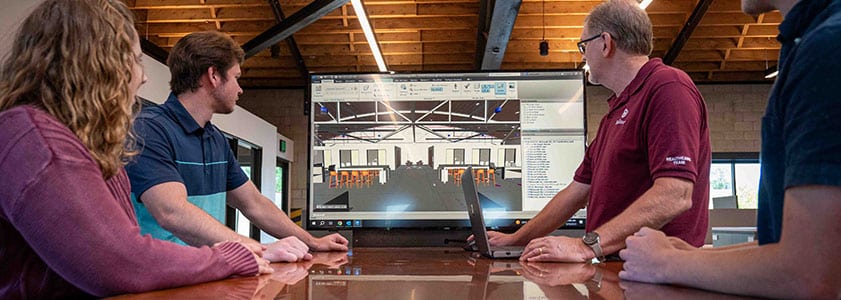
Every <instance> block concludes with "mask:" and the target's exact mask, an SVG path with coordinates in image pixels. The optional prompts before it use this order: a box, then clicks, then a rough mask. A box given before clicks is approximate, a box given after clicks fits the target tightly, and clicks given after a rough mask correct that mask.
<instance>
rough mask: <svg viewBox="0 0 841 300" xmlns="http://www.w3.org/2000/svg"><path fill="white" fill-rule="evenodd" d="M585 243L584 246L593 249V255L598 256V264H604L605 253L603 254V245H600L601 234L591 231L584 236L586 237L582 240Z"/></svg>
mask: <svg viewBox="0 0 841 300" xmlns="http://www.w3.org/2000/svg"><path fill="white" fill-rule="evenodd" d="M581 240H582V241H583V242H584V245H587V247H590V249H593V253H595V254H596V258H595V259H596V260H597V261H596V263H600V262H604V253H603V252H602V245H601V244H600V243H599V234H598V233H596V232H595V231H590V232H588V233H586V234H584V237H583V238H581Z"/></svg>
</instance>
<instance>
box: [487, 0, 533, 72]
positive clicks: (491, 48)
mask: <svg viewBox="0 0 841 300" xmlns="http://www.w3.org/2000/svg"><path fill="white" fill-rule="evenodd" d="M522 2H523V1H522V0H509V1H495V3H494V8H493V16H492V17H491V24H490V30H489V31H488V42H487V43H486V44H485V50H484V51H483V54H482V56H483V57H482V68H481V69H482V70H499V67H500V66H502V58H503V57H504V56H505V48H506V47H508V40H509V39H510V38H511V30H512V29H514V21H516V20H517V14H518V13H519V12H520V4H521V3H522Z"/></svg>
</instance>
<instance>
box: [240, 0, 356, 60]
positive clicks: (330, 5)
mask: <svg viewBox="0 0 841 300" xmlns="http://www.w3.org/2000/svg"><path fill="white" fill-rule="evenodd" d="M348 1H349V0H315V1H313V2H312V3H310V4H309V5H307V6H305V7H304V8H301V9H300V10H298V11H296V12H295V13H294V14H292V15H291V16H289V18H286V19H283V21H281V22H280V23H279V24H277V25H275V26H272V27H271V28H269V29H267V30H266V31H264V32H263V33H260V34H259V35H257V36H256V37H255V38H253V39H251V40H250V41H248V42H246V43H245V44H244V45H242V49H243V50H245V57H252V56H254V55H256V54H257V53H260V51H263V50H264V49H266V48H268V47H271V45H273V44H277V43H278V42H280V41H281V40H283V39H285V38H287V37H289V36H291V35H292V34H293V33H295V32H297V31H298V30H301V28H304V27H306V26H307V25H310V24H312V23H313V22H315V21H318V19H320V18H321V17H323V16H325V15H327V14H328V13H330V12H331V11H333V10H335V9H337V8H339V7H342V5H345V3H347V2H348Z"/></svg>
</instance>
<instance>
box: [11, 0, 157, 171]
mask: <svg viewBox="0 0 841 300" xmlns="http://www.w3.org/2000/svg"><path fill="white" fill-rule="evenodd" d="M136 39H137V32H136V31H135V29H134V17H133V16H132V13H131V12H130V11H129V9H128V8H127V7H126V6H125V4H123V3H122V2H120V1H116V0H113V1H111V0H47V1H45V2H44V3H42V4H40V5H39V6H38V7H37V8H36V9H35V11H33V12H32V14H31V15H29V17H27V18H26V20H24V21H23V23H22V24H21V27H20V30H19V31H18V33H17V35H16V37H15V39H14V41H16V42H15V43H14V45H12V49H11V52H10V53H9V54H8V56H7V57H6V58H5V59H4V61H3V64H2V68H0V111H3V110H7V109H10V108H12V107H15V106H19V105H32V106H35V107H38V108H40V109H43V110H45V111H46V112H48V113H49V114H51V115H52V116H54V117H55V118H57V119H58V120H59V121H60V122H62V123H63V124H65V125H67V127H68V128H70V130H71V131H73V133H74V134H75V135H76V136H77V137H78V138H79V140H81V142H82V144H84V145H85V147H86V148H87V149H88V150H89V151H90V154H91V156H92V157H93V159H94V160H95V161H96V162H97V163H98V164H99V168H100V170H102V175H103V177H104V178H106V179H107V178H110V177H111V176H113V175H114V174H116V173H117V172H118V171H119V169H120V168H122V167H123V166H124V165H125V163H126V162H127V161H128V159H129V158H130V157H131V156H133V155H135V154H136V151H134V150H132V149H133V148H134V136H133V135H132V134H131V122H132V119H133V115H134V113H133V111H134V109H135V107H134V106H135V102H136V101H135V93H136V91H134V90H132V88H131V86H130V82H131V80H132V68H133V67H134V66H135V64H137V63H139V62H138V61H137V59H136V57H135V56H134V52H133V51H132V46H133V43H135V40H136ZM141 76H142V75H141Z"/></svg>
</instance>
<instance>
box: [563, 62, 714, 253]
mask: <svg viewBox="0 0 841 300" xmlns="http://www.w3.org/2000/svg"><path fill="white" fill-rule="evenodd" d="M607 102H608V105H609V110H608V112H607V114H606V115H605V116H604V117H603V118H602V121H601V123H600V124H599V132H598V135H596V138H595V140H593V142H592V143H591V144H590V147H589V148H588V149H587V153H586V155H585V157H584V160H583V161H582V162H581V165H580V166H579V167H578V170H577V171H576V172H575V177H574V178H575V181H578V182H581V183H585V184H589V185H590V186H591V189H590V199H589V203H588V205H587V231H588V232H589V231H592V230H595V229H597V228H598V227H599V226H602V224H604V223H607V222H608V221H610V220H611V219H613V218H614V217H616V216H617V215H619V214H620V213H621V212H622V211H624V210H625V209H626V208H628V206H630V205H631V204H632V203H633V202H634V201H636V200H637V198H639V197H640V196H641V195H642V194H643V193H645V192H646V191H647V190H648V189H649V188H651V186H652V185H653V184H654V180H655V179H657V178H660V177H674V178H682V179H686V180H689V181H692V182H693V183H694V184H695V185H694V188H693V191H692V208H690V209H689V210H688V211H686V212H684V213H682V214H680V215H678V216H677V217H675V218H674V219H672V221H671V222H669V223H668V224H666V225H665V226H663V228H661V230H662V231H663V232H665V233H666V234H667V235H669V236H675V237H678V238H681V239H683V240H684V241H686V242H688V243H690V244H692V245H694V246H696V247H697V246H701V245H703V244H704V238H705V237H706V232H707V223H708V219H709V211H708V209H709V201H710V200H709V192H710V181H709V175H710V136H709V128H708V126H707V125H708V124H707V109H706V105H705V104H704V99H703V98H702V97H701V94H700V93H699V92H698V89H697V88H696V87H695V84H694V83H692V80H691V79H690V78H689V76H687V75H686V73H684V72H683V71H680V70H678V69H675V68H672V67H670V66H666V65H664V64H663V62H662V61H661V60H660V59H659V58H654V59H651V60H650V61H649V62H648V63H646V64H645V65H644V66H643V67H642V69H640V71H639V73H637V76H636V77H635V78H634V80H633V81H631V83H630V84H629V85H628V87H626V88H625V90H624V91H623V92H622V94H621V95H619V96H618V97H617V96H616V95H614V96H612V97H610V99H608V100H607Z"/></svg>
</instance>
